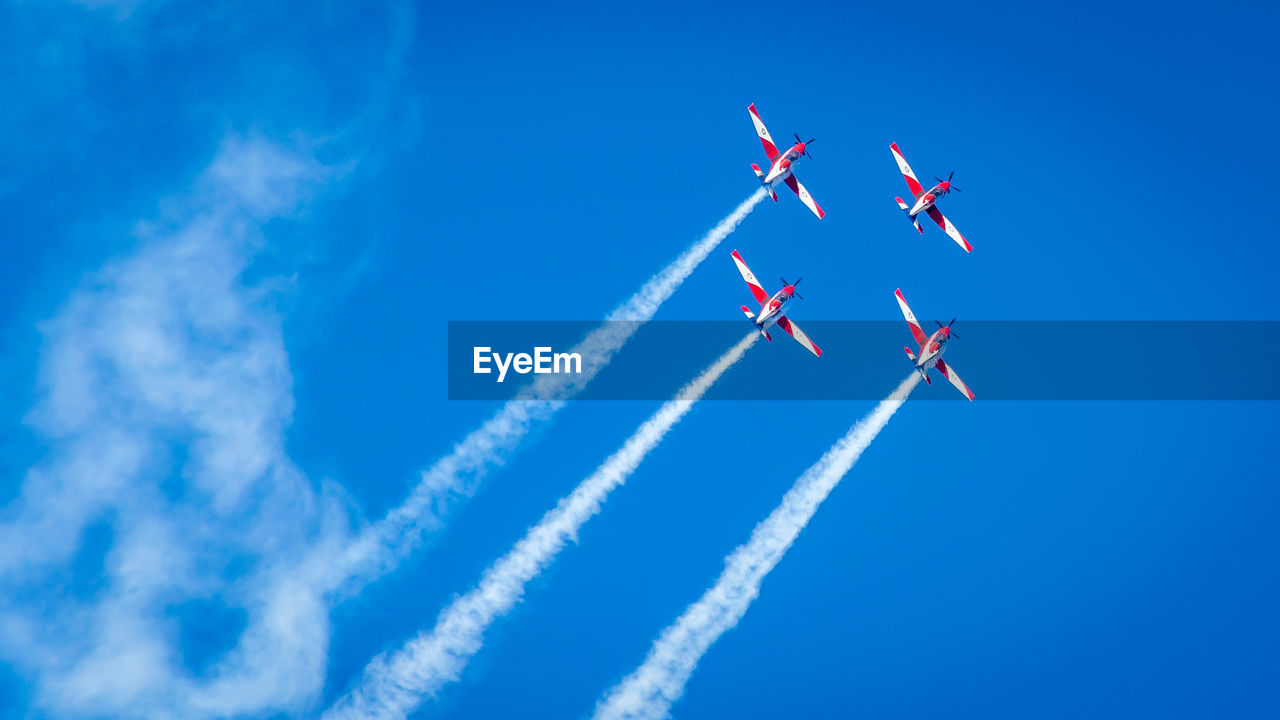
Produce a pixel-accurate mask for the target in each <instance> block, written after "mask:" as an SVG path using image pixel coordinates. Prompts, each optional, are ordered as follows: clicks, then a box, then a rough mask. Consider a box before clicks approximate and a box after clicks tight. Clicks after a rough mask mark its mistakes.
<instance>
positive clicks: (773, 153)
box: [747, 103, 778, 162]
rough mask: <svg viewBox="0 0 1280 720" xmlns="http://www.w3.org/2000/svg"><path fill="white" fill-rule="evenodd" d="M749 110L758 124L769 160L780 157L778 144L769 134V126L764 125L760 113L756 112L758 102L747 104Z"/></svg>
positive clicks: (757, 130)
mask: <svg viewBox="0 0 1280 720" xmlns="http://www.w3.org/2000/svg"><path fill="white" fill-rule="evenodd" d="M747 112H749V113H751V122H752V123H754V124H755V126H756V134H757V135H759V136H760V144H761V145H763V146H764V154H765V155H768V156H769V162H773V159H774V158H776V157H778V146H777V145H774V144H773V138H772V137H770V136H769V128H766V127H765V126H764V121H763V120H761V119H760V113H758V112H756V104H755V103H751V104H750V105H748V106H747Z"/></svg>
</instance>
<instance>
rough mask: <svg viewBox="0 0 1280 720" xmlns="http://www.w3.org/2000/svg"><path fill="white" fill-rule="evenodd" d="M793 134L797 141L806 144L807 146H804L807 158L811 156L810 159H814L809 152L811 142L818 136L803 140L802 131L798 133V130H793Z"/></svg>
mask: <svg viewBox="0 0 1280 720" xmlns="http://www.w3.org/2000/svg"><path fill="white" fill-rule="evenodd" d="M791 134H792V135H794V136H795V138H796V142H798V143H801V144H802V145H804V146H805V148H804V156H805V157H807V158H809V159H810V160H812V159H813V156H812V155H810V154H809V143H811V142H813V141H814V140H817V139H818V138H809V139H808V140H801V139H800V133H798V132H792V133H791Z"/></svg>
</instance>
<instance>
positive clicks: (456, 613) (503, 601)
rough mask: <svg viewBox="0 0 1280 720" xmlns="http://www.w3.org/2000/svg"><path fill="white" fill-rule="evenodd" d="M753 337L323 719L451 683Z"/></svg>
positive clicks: (411, 704)
mask: <svg viewBox="0 0 1280 720" xmlns="http://www.w3.org/2000/svg"><path fill="white" fill-rule="evenodd" d="M759 338H760V335H759V333H757V332H755V331H754V330H753V331H751V333H749V334H748V335H747V336H746V337H744V338H743V339H742V340H740V341H738V344H736V345H734V346H733V348H731V349H730V350H729V351H728V352H726V353H725V354H724V355H722V356H721V357H720V359H719V360H717V361H716V362H715V363H713V364H712V365H711V366H710V367H708V368H707V369H706V370H704V371H703V372H702V373H701V374H700V375H699V376H698V377H697V378H695V379H694V380H693V381H692V382H690V383H689V384H688V385H686V386H685V387H684V388H682V389H681V390H680V392H679V393H678V394H677V395H676V397H675V398H673V399H672V400H669V401H667V402H666V403H665V404H663V406H662V407H661V408H659V409H658V411H657V412H656V413H654V414H653V416H651V417H650V418H649V419H648V420H646V421H645V422H644V423H643V424H642V425H641V426H640V427H639V429H637V430H636V432H635V434H633V435H632V436H631V437H630V438H628V439H627V441H626V443H624V444H623V446H622V448H621V449H619V450H618V451H617V452H615V453H614V454H613V455H611V456H609V458H608V459H606V460H605V461H604V462H603V463H601V465H600V467H598V468H597V469H596V471H595V472H594V473H592V475H591V476H590V477H588V478H587V479H586V480H583V481H582V483H580V484H579V485H578V487H577V488H576V489H574V491H573V492H572V493H570V494H569V495H568V496H566V497H565V498H563V499H562V500H561V501H560V503H559V504H558V505H557V506H556V507H555V508H554V509H553V510H551V511H550V512H548V513H547V514H546V515H545V516H543V518H542V520H541V522H539V523H538V524H537V525H535V526H533V527H532V528H530V530H529V532H528V533H526V534H525V536H524V538H522V539H521V540H520V541H519V542H518V543H516V545H515V547H513V548H512V549H511V550H510V552H508V553H507V554H506V555H504V556H503V557H502V558H501V559H499V560H498V561H497V562H496V563H494V564H493V565H492V566H490V567H489V569H488V570H487V571H485V574H484V577H483V578H482V579H481V581H480V584H479V585H477V586H476V587H475V588H474V589H472V590H471V592H469V593H467V594H466V595H463V596H462V597H460V598H458V599H456V600H454V601H453V603H452V604H450V605H449V606H448V607H446V608H445V609H444V611H443V612H441V613H440V617H439V619H438V620H437V621H436V625H435V628H433V629H432V630H431V632H429V633H426V632H424V633H422V634H420V635H418V637H417V638H415V639H414V640H413V641H411V642H409V643H408V644H407V645H405V646H404V647H403V648H401V649H400V650H399V651H398V652H396V653H395V654H394V655H392V656H391V657H390V658H387V657H385V656H381V657H378V658H376V659H375V660H374V661H373V662H372V663H370V664H369V666H368V667H367V668H365V671H364V673H363V676H362V679H361V681H360V685H359V687H357V688H356V689H355V690H354V691H352V692H351V694H349V695H347V696H346V697H345V698H343V699H342V700H340V701H339V702H338V703H336V704H335V705H334V706H333V707H332V708H331V709H330V710H329V712H327V713H325V718H327V719H328V720H337V719H338V718H404V717H406V716H408V714H409V713H410V712H412V711H413V710H414V709H415V708H416V707H417V706H418V704H419V703H420V702H421V700H422V698H423V697H424V696H426V695H429V694H433V693H435V692H437V691H438V690H439V689H440V688H441V687H443V686H444V685H445V684H446V683H449V682H453V681H455V680H457V679H458V677H459V676H460V675H461V673H462V670H463V668H464V667H465V666H466V664H467V661H468V660H470V659H471V657H472V656H473V655H475V653H476V652H477V651H479V649H480V645H481V643H482V641H483V638H484V633H485V631H486V630H487V629H488V627H489V626H490V624H492V623H493V621H494V620H496V619H497V618H499V617H501V616H503V615H505V614H507V613H508V612H510V611H511V609H512V608H513V607H515V604H516V603H517V602H519V600H520V598H521V597H522V596H523V594H524V588H525V585H526V584H527V583H528V582H529V581H530V580H532V579H533V578H534V577H536V576H537V575H538V574H539V573H541V572H542V570H543V569H545V568H546V567H547V566H548V565H549V564H550V563H551V561H552V560H554V559H555V557H556V555H557V554H558V553H559V552H560V550H561V549H562V548H564V545H565V543H566V542H568V541H569V540H571V539H574V538H576V537H577V534H578V531H579V529H581V528H582V525H583V524H584V523H586V521H587V520H589V519H590V518H591V517H592V516H593V515H595V514H596V513H597V512H599V511H600V506H601V504H602V503H603V502H604V501H605V499H606V498H607V497H608V495H609V493H610V492H611V491H612V490H613V489H614V488H616V487H618V486H619V485H621V484H622V483H623V482H625V481H626V479H627V477H628V476H629V475H630V474H631V473H632V472H633V471H634V470H635V469H636V467H637V466H639V464H640V462H641V461H642V460H644V458H645V456H646V455H648V454H649V451H650V450H652V449H653V448H654V447H656V446H657V445H658V443H659V442H661V441H662V438H663V437H664V436H665V435H666V434H667V432H668V431H669V430H671V428H672V427H674V426H675V424H676V423H677V422H679V421H680V419H681V418H683V417H684V416H685V414H686V413H688V412H689V409H690V408H691V407H693V404H694V403H695V402H697V401H698V399H699V398H701V397H702V396H703V394H704V393H706V391H707V390H708V389H709V388H710V387H711V386H712V385H713V384H715V382H716V380H718V379H719V378H720V376H721V375H723V374H724V373H725V371H726V370H728V369H729V368H730V367H732V366H733V365H734V363H736V362H738V360H740V359H742V356H743V354H744V353H746V351H747V349H748V348H750V347H751V345H752V344H754V343H755V342H756V340H758V339H759Z"/></svg>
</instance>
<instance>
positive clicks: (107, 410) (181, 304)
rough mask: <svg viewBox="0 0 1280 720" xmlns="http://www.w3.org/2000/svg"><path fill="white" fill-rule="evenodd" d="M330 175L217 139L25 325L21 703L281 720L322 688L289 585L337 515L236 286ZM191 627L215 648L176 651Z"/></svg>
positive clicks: (9, 558) (320, 621)
mask: <svg viewBox="0 0 1280 720" xmlns="http://www.w3.org/2000/svg"><path fill="white" fill-rule="evenodd" d="M334 176H335V173H334V171H333V170H332V168H329V167H326V166H324V165H322V164H320V163H319V162H317V161H316V160H315V159H314V158H313V157H311V156H310V155H309V154H306V153H304V152H300V151H297V150H294V149H291V148H288V147H284V146H281V145H278V144H276V143H273V142H270V141H266V140H263V139H260V138H244V137H231V138H228V139H227V140H225V141H224V142H223V144H222V146H221V148H220V150H219V152H218V153H217V155H216V157H215V159H214V160H213V163H212V164H211V165H210V166H209V168H208V169H207V170H205V171H204V172H203V173H202V174H201V176H200V177H199V178H198V180H197V181H196V183H195V186H194V188H193V189H192V190H191V192H189V193H188V194H187V195H186V196H184V197H181V198H175V199H173V200H172V201H171V202H170V203H168V207H169V212H166V213H165V214H163V215H162V216H161V218H160V219H159V220H156V221H153V222H151V223H147V224H143V225H141V226H140V227H139V231H138V235H139V240H138V242H137V244H136V246H135V248H134V249H133V250H131V251H130V253H129V254H127V255H125V256H123V257H121V258H119V259H117V260H114V261H112V262H110V263H108V264H107V265H106V266H105V267H103V268H102V269H101V270H99V271H97V272H96V273H94V274H92V275H90V276H89V277H88V278H86V280H85V282H84V283H83V285H82V286H81V288H80V289H79V290H77V291H76V292H75V293H74V295H73V296H72V297H71V298H70V300H69V301H68V302H67V303H66V305H65V306H64V307H63V308H62V309H61V310H60V311H59V312H58V313H57V314H56V316H55V317H53V318H52V319H51V320H49V321H47V322H45V323H44V324H43V325H42V326H41V328H40V330H41V333H42V335H43V338H44V341H43V348H42V357H41V360H40V389H39V399H38V402H37V404H36V406H35V407H34V408H33V410H32V411H31V412H30V415H29V418H28V422H29V424H30V425H31V427H32V429H33V431H34V432H35V433H36V434H37V435H38V436H39V437H40V438H41V441H42V444H43V445H44V446H45V448H46V452H45V455H44V457H43V459H42V460H41V461H40V462H39V463H38V464H36V465H35V466H34V467H32V468H31V469H30V470H29V471H28V472H27V474H26V477H25V478H24V479H23V481H22V485H21V489H20V492H19V494H18V496H17V497H16V498H15V499H14V500H13V501H12V502H10V503H9V504H8V505H6V506H5V507H3V508H2V509H0V548H4V552H3V553H0V588H3V589H2V590H0V657H3V658H4V659H5V660H6V661H8V662H10V663H12V665H13V666H14V667H15V668H16V669H17V670H18V672H19V673H20V674H21V675H22V676H23V677H24V678H26V679H29V680H30V687H31V690H32V700H31V702H32V704H33V706H34V707H36V708H39V709H40V710H41V711H42V712H44V713H47V714H49V715H50V716H64V715H71V716H89V715H91V716H99V715H102V716H115V717H189V718H201V717H214V716H217V717H225V716H232V715H239V714H243V713H249V712H260V711H263V710H264V709H270V710H275V711H297V710H298V709H299V708H301V707H302V706H304V705H305V703H306V702H308V701H309V699H310V698H311V697H313V696H314V694H315V692H316V691H317V690H318V689H319V688H320V687H322V685H323V681H324V671H325V666H326V662H327V649H328V635H329V618H328V608H327V607H326V606H325V604H324V603H323V602H322V597H321V596H318V595H317V594H316V593H315V592H314V591H313V590H312V589H311V588H312V586H313V585H314V583H312V582H310V581H308V580H307V579H306V578H305V577H304V574H305V573H306V572H308V570H307V568H309V567H312V565H311V561H312V558H314V557H316V556H317V555H321V554H323V552H325V549H326V548H329V550H328V552H333V548H335V547H337V546H340V545H341V544H343V543H344V542H345V541H346V537H347V535H346V533H347V508H346V507H345V505H344V504H343V503H342V502H341V501H340V500H339V499H338V497H340V494H339V493H329V492H327V491H326V490H325V489H324V488H316V487H315V486H313V485H312V484H311V483H310V482H309V481H308V480H307V479H306V478H305V477H303V476H302V474H301V473H300V472H299V471H298V470H297V468H296V467H295V466H294V465H293V463H292V461H291V460H290V459H289V457H288V455H287V453H286V450H285V431H286V428H287V426H288V424H289V422H290V419H291V414H292V411H293V396H292V378H291V374H290V370H289V361H288V357H287V354H286V352H285V349H284V336H283V332H282V327H281V320H280V317H279V316H278V314H277V312H276V310H275V301H276V299H277V298H278V296H279V293H278V288H279V284H278V283H275V282H274V281H272V280H270V279H268V280H266V281H262V282H259V283H257V284H254V285H251V284H248V283H247V282H246V281H245V279H244V275H245V271H246V270H247V269H248V268H249V266H250V265H251V263H252V261H253V258H254V256H255V255H256V254H257V253H258V251H259V250H260V249H261V247H262V246H263V244H264V241H263V238H262V235H261V232H260V228H261V227H262V226H263V225H264V224H266V223H268V222H271V221H273V220H275V219H278V218H282V217H289V216H291V215H293V214H295V213H296V212H298V211H299V210H300V209H301V208H302V206H303V205H304V204H305V203H306V202H307V201H308V200H310V198H311V197H312V196H313V195H314V194H315V193H316V192H317V191H318V190H319V189H320V188H321V187H323V186H325V185H326V184H328V183H330V182H332V180H333V178H334ZM210 617H219V618H223V619H224V621H225V624H224V625H219V627H220V628H221V629H223V630H225V632H226V635H227V639H228V640H229V642H228V643H226V644H225V645H222V646H220V647H218V648H209V649H208V651H207V652H205V653H204V655H203V657H200V658H196V657H192V656H189V655H186V653H188V652H189V651H190V650H191V648H192V647H193V645H192V644H190V643H187V642H184V641H183V638H184V633H185V632H186V631H187V630H191V631H193V632H198V631H199V628H201V627H206V626H208V624H209V623H211V622H213V621H212V620H210Z"/></svg>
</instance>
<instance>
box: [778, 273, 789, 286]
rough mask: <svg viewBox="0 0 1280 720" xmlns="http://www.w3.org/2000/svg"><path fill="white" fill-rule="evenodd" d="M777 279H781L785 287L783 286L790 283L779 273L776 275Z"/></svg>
mask: <svg viewBox="0 0 1280 720" xmlns="http://www.w3.org/2000/svg"><path fill="white" fill-rule="evenodd" d="M778 279H779V280H781V281H782V285H783V286H784V287H785V286H787V285H790V284H791V283H789V282H787V279H786V278H784V277H782V276H781V275H779V276H778Z"/></svg>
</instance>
